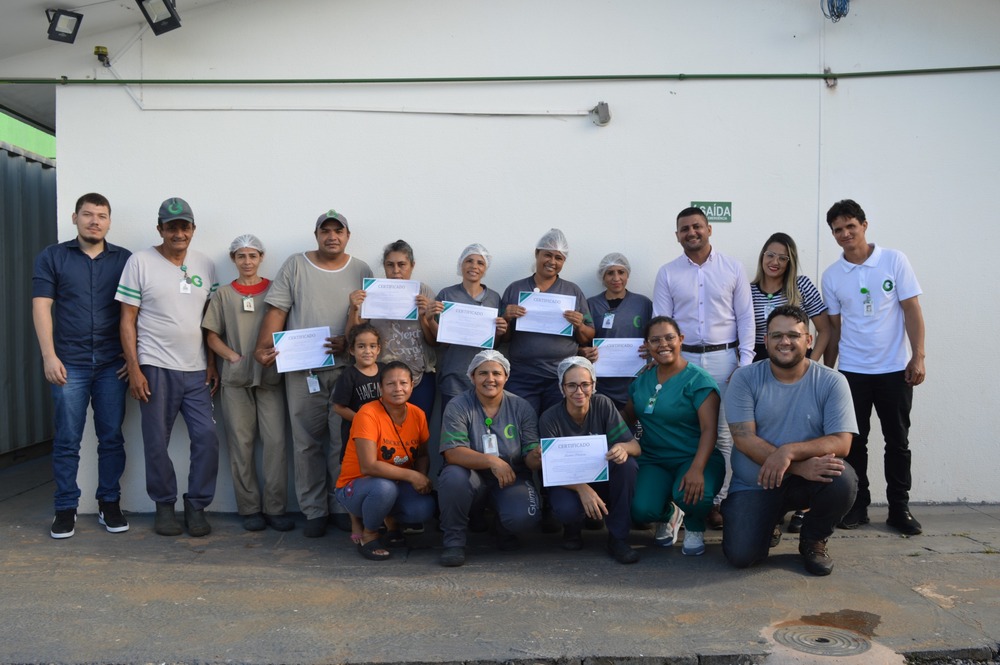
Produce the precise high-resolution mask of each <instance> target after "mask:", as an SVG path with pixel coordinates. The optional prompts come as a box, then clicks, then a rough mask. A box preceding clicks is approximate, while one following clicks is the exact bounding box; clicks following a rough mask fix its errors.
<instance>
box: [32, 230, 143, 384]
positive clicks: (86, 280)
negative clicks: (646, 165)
mask: <svg viewBox="0 0 1000 665" xmlns="http://www.w3.org/2000/svg"><path fill="white" fill-rule="evenodd" d="M131 255H132V252H130V251H128V250H127V249H125V248H124V247H118V246H117V245H112V244H111V243H109V242H107V241H105V243H104V251H103V252H101V253H100V254H99V255H98V256H97V258H94V259H92V258H90V257H89V256H87V255H86V254H84V253H83V250H81V249H80V243H79V242H78V240H77V239H76V238H73V239H72V240H67V241H66V242H63V243H59V244H58V245H49V246H48V247H46V248H45V249H43V250H42V252H41V253H40V254H39V255H38V257H37V258H35V272H34V275H33V276H32V278H31V283H32V290H31V295H32V297H33V298H51V299H52V300H54V301H55V302H54V303H53V305H52V327H53V331H52V338H53V342H54V344H55V348H56V355H57V356H59V360H61V361H62V362H63V363H64V364H69V365H103V364H106V363H109V362H112V361H116V360H120V358H119V356H121V353H122V343H121V338H120V337H119V334H118V317H119V314H120V313H121V307H120V304H119V303H118V301H117V300H115V291H116V290H117V289H118V282H119V281H120V279H121V276H122V270H123V269H124V268H125V262H126V261H128V257H129V256H131Z"/></svg>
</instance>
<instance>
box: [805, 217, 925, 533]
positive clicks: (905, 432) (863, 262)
mask: <svg viewBox="0 0 1000 665" xmlns="http://www.w3.org/2000/svg"><path fill="white" fill-rule="evenodd" d="M826 223H827V224H828V225H829V226H830V230H831V231H833V237H834V238H835V239H836V240H837V244H838V245H840V246H841V247H842V248H843V250H844V253H843V255H841V257H840V259H838V260H837V262H836V263H834V264H833V265H832V266H830V267H829V268H827V269H826V271H825V272H824V273H823V299H824V300H825V301H826V304H827V306H828V307H829V308H830V323H832V324H833V329H834V336H833V344H831V346H832V349H831V348H830V347H827V352H826V354H825V356H824V361H825V362H826V364H827V365H829V366H831V367H832V366H833V364H834V362H836V360H837V357H838V353H839V357H840V371H841V373H842V374H843V375H844V376H845V377H847V382H848V384H849V385H850V386H851V395H852V398H853V400H854V411H855V414H856V415H857V419H858V431H859V434H858V435H857V436H855V437H854V439H853V441H852V442H851V452H850V454H849V455H848V456H847V461H848V463H850V465H851V466H852V467H854V470H855V471H856V472H857V474H858V495H857V499H855V502H854V507H852V508H851V510H850V511H849V512H848V513H847V515H845V516H844V518H843V520H841V522H840V524H839V525H838V526H840V527H841V528H844V529H856V528H857V527H859V526H861V525H862V524H867V523H868V521H869V519H868V505H869V504H870V503H871V491H870V490H869V483H868V433H869V432H870V430H871V413H872V407H873V406H874V407H875V412H876V413H877V414H878V418H879V422H880V423H881V425H882V435H883V436H884V437H885V479H886V499H887V500H888V503H889V519H888V520H886V523H887V524H888V525H889V526H891V527H892V528H894V529H896V530H897V531H899V532H900V533H902V534H905V535H908V536H915V535H917V534H919V533H920V532H921V526H920V522H918V521H917V520H916V519H914V517H913V515H911V514H910V507H909V500H910V485H911V477H910V444H909V431H910V407H911V406H912V403H913V387H914V386H918V385H920V384H921V383H923V381H924V377H925V376H926V375H925V371H924V317H923V313H922V312H921V309H920V301H919V300H918V296H919V295H920V294H921V290H920V284H918V283H917V277H916V275H915V274H914V273H913V269H912V268H911V267H910V263H909V261H907V259H906V256H905V255H904V254H903V253H902V252H898V251H896V250H892V249H885V248H883V247H879V246H877V245H875V244H874V243H869V242H868V241H867V240H866V239H865V231H866V230H867V229H868V220H867V219H866V218H865V211H864V210H862V209H861V206H860V205H858V204H857V203H855V202H854V201H852V200H850V199H844V200H843V201H838V202H837V203H835V204H833V206H832V207H831V208H830V210H829V211H828V212H827V213H826ZM838 338H839V342H837V340H838ZM907 339H909V352H910V353H909V354H908V353H907V343H906V341H907Z"/></svg>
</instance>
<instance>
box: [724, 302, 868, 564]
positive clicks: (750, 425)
mask: <svg viewBox="0 0 1000 665" xmlns="http://www.w3.org/2000/svg"><path fill="white" fill-rule="evenodd" d="M765 344H766V345H767V350H768V353H769V355H770V358H769V359H768V360H761V361H759V362H756V363H754V364H752V365H750V366H748V367H741V368H739V369H737V370H736V372H735V373H734V374H733V377H732V379H730V382H729V389H728V390H727V391H726V395H725V397H724V398H723V399H724V404H725V409H726V413H727V416H728V419H729V429H730V430H731V431H732V433H733V444H734V450H733V456H732V464H733V479H732V484H731V486H730V490H729V497H728V498H727V499H726V500H725V501H724V502H723V503H722V512H723V516H724V517H725V521H726V530H725V534H724V535H723V540H722V550H723V552H724V553H725V555H726V558H727V559H728V560H729V562H730V563H732V564H733V565H734V566H736V567H738V568H743V567H747V566H752V565H754V564H756V563H759V562H761V561H763V560H764V559H765V558H767V555H768V549H769V547H772V546H773V545H774V544H777V543H776V542H772V535H774V536H776V537H777V538H780V533H781V532H780V530H779V529H777V527H775V524H776V523H777V521H778V518H779V516H780V515H783V514H784V513H785V512H787V511H788V510H791V509H795V510H798V509H804V508H808V509H809V512H808V513H806V518H805V521H804V522H803V524H802V531H801V534H800V537H799V553H800V554H802V556H803V558H804V561H805V567H806V570H807V571H809V572H810V573H812V574H814V575H829V574H830V572H831V571H832V569H833V560H832V559H831V558H830V555H829V554H828V553H827V549H826V542H827V538H829V537H830V534H832V533H833V529H834V527H835V525H836V524H837V522H838V521H840V518H842V517H843V516H844V514H845V513H846V512H847V511H848V510H849V509H850V507H851V506H852V505H853V503H854V497H855V495H856V494H857V489H858V479H857V475H856V474H855V473H854V469H852V468H851V466H850V465H849V464H847V462H845V461H844V459H843V458H844V457H845V456H846V455H847V453H848V451H850V449H851V436H852V435H853V434H855V433H856V432H857V431H858V426H857V421H856V419H855V416H854V406H853V403H852V401H851V393H850V389H849V388H848V386H847V381H846V380H845V379H844V377H843V376H841V375H840V374H839V373H837V372H835V371H833V370H831V369H829V368H827V367H824V366H822V365H820V364H818V363H815V362H812V361H811V360H809V359H808V358H806V355H805V354H806V349H808V348H809V346H810V345H811V344H812V336H811V335H810V334H809V317H808V315H807V314H806V313H805V312H804V311H802V309H801V308H798V307H792V306H788V305H785V306H782V307H778V308H776V309H775V310H774V311H773V312H772V313H771V315H770V316H769V317H768V319H767V333H766V336H765Z"/></svg>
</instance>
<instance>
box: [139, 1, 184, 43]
mask: <svg viewBox="0 0 1000 665" xmlns="http://www.w3.org/2000/svg"><path fill="white" fill-rule="evenodd" d="M135 3H136V4H137V5H139V9H141V10H142V15H143V16H144V17H145V18H146V23H148V24H149V27H150V28H152V29H153V34H154V35H157V36H159V35H162V34H163V33H164V32H170V31H171V30H175V29H177V28H179V27H181V17H180V14H178V13H177V7H176V6H175V5H174V2H173V0H135Z"/></svg>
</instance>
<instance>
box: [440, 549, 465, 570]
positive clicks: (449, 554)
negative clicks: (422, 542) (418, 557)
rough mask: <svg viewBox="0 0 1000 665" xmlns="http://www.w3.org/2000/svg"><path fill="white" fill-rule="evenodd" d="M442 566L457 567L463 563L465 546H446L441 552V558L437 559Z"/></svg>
mask: <svg viewBox="0 0 1000 665" xmlns="http://www.w3.org/2000/svg"><path fill="white" fill-rule="evenodd" d="M439 561H440V562H441V565H442V566H445V567H446V568H457V567H458V566H461V565H462V564H464V563H465V548H464V547H446V548H444V551H443V552H441V558H440V559H439Z"/></svg>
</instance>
